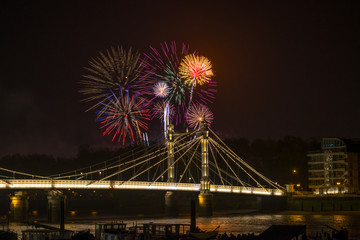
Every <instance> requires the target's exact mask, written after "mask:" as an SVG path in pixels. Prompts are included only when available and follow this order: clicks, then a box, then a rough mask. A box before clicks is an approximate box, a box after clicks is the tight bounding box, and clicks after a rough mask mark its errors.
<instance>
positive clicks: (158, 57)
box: [142, 41, 216, 123]
mask: <svg viewBox="0 0 360 240" xmlns="http://www.w3.org/2000/svg"><path fill="white" fill-rule="evenodd" d="M160 46H161V48H160V49H159V50H157V49H155V48H153V47H150V49H151V51H150V52H149V53H146V54H145V53H144V58H143V60H142V61H143V62H142V65H143V67H144V74H146V75H147V77H146V81H143V82H148V84H143V87H144V89H143V91H144V92H147V91H150V92H151V88H152V87H153V86H154V84H155V83H156V82H158V81H162V82H164V83H166V84H167V85H168V86H169V94H168V95H167V97H166V98H165V99H166V101H168V102H170V103H172V104H173V105H174V107H175V108H176V117H175V120H176V123H179V122H181V121H182V120H181V119H182V118H183V116H184V115H186V112H187V107H188V104H187V102H189V98H190V95H191V97H192V92H194V99H196V101H197V102H201V103H203V104H207V103H212V100H213V99H214V98H215V97H214V95H215V93H216V83H215V82H211V81H210V82H209V83H208V84H207V85H206V87H203V86H201V88H196V89H194V88H193V87H191V86H190V85H189V84H187V83H185V81H184V80H183V79H182V78H181V75H180V73H179V66H180V63H181V62H182V60H183V58H184V57H185V56H187V55H188V54H189V46H188V45H185V44H182V47H181V48H178V47H177V45H176V43H175V42H174V41H173V42H171V43H170V44H168V43H166V42H163V43H161V44H160ZM149 86H151V88H150V90H149ZM146 88H148V90H146Z"/></svg>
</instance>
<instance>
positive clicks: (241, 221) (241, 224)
mask: <svg viewBox="0 0 360 240" xmlns="http://www.w3.org/2000/svg"><path fill="white" fill-rule="evenodd" d="M114 220H117V221H119V220H121V219H116V218H114V217H111V218H109V217H108V218H106V217H105V218H101V219H100V218H91V220H80V219H79V220H71V219H70V220H68V222H67V223H66V224H65V228H66V229H68V230H74V231H80V230H87V229H90V231H91V232H92V233H94V223H96V222H110V221H114ZM196 221H197V225H198V226H199V227H200V229H203V230H213V229H215V228H216V227H217V226H220V229H219V231H220V233H224V232H226V233H233V234H243V233H244V234H247V233H255V234H260V233H261V232H263V231H264V230H265V229H267V228H268V227H270V226H271V225H274V224H281V225H285V224H298V225H306V226H307V228H306V231H307V235H308V236H315V234H316V232H321V231H326V232H331V230H330V229H328V228H327V227H325V226H324V225H325V224H326V225H329V226H331V227H334V228H336V229H340V227H344V228H347V229H348V231H349V236H350V237H351V239H360V212H352V213H351V214H348V213H344V212H341V213H334V214H330V213H327V214H313V213H305V214H304V212H285V213H284V212H282V213H267V214H264V213H257V214H254V213H253V214H241V215H231V216H222V217H211V218H197V219H196ZM124 222H125V223H127V226H132V225H133V224H136V223H137V224H141V223H146V222H158V223H190V219H189V218H133V219H131V218H128V219H126V220H124ZM54 226H56V225H54ZM10 229H11V230H13V231H15V232H17V233H18V234H19V237H20V235H21V234H20V233H21V231H22V230H25V229H29V226H25V225H15V224H11V225H10Z"/></svg>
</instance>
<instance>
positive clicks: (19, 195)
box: [10, 191, 29, 222]
mask: <svg viewBox="0 0 360 240" xmlns="http://www.w3.org/2000/svg"><path fill="white" fill-rule="evenodd" d="M10 199H11V203H10V212H11V213H10V221H11V222H27V221H28V211H29V196H28V195H27V193H26V192H24V191H16V192H15V193H14V195H13V196H10Z"/></svg>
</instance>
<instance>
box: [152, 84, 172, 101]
mask: <svg viewBox="0 0 360 240" xmlns="http://www.w3.org/2000/svg"><path fill="white" fill-rule="evenodd" d="M153 92H154V94H155V96H156V97H159V98H165V97H167V96H168V95H169V92H170V88H169V86H168V85H167V83H165V82H163V81H160V82H157V83H155V85H154V87H153Z"/></svg>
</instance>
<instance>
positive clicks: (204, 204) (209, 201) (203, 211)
mask: <svg viewBox="0 0 360 240" xmlns="http://www.w3.org/2000/svg"><path fill="white" fill-rule="evenodd" d="M198 199H199V212H198V213H199V216H200V217H211V216H212V215H213V195H212V193H210V192H208V191H204V192H200V193H199V195H198Z"/></svg>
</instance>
